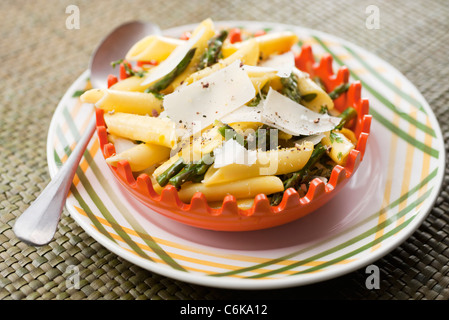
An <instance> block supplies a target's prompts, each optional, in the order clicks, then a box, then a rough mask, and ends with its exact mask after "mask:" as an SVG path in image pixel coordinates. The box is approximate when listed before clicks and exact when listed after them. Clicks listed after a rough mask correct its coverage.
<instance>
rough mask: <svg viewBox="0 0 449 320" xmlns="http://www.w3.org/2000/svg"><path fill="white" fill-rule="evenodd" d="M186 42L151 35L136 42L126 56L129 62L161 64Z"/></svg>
mask: <svg viewBox="0 0 449 320" xmlns="http://www.w3.org/2000/svg"><path fill="white" fill-rule="evenodd" d="M184 42H185V40H181V39H175V38H169V37H163V36H159V35H150V36H147V37H145V38H143V39H142V40H140V41H138V42H136V43H135V44H134V45H133V46H132V47H131V49H129V51H128V53H127V54H126V56H125V59H126V60H127V61H151V60H155V61H157V62H161V61H163V60H165V59H167V57H168V56H169V55H170V53H172V51H173V50H175V48H177V47H178V46H179V45H181V44H183V43H184Z"/></svg>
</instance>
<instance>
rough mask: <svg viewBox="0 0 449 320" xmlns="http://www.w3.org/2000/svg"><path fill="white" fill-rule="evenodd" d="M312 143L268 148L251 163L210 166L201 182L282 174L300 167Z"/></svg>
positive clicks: (307, 156) (215, 182)
mask: <svg viewBox="0 0 449 320" xmlns="http://www.w3.org/2000/svg"><path fill="white" fill-rule="evenodd" d="M313 148H314V147H313V143H311V142H309V141H307V142H305V143H304V144H303V145H301V146H298V147H293V148H285V149H278V150H270V151H266V152H258V153H257V161H256V163H254V164H252V165H246V164H239V163H233V164H229V165H227V166H224V167H221V168H214V167H211V168H210V169H209V170H208V171H207V172H206V174H205V176H204V180H203V183H204V184H205V185H214V184H220V183H224V182H230V181H237V180H240V179H246V178H250V177H256V176H262V175H282V174H287V173H291V172H295V171H298V170H300V169H302V168H303V167H304V166H305V164H306V163H307V161H308V160H309V158H310V156H311V155H312V152H313Z"/></svg>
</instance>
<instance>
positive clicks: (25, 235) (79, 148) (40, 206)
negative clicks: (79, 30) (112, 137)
mask: <svg viewBox="0 0 449 320" xmlns="http://www.w3.org/2000/svg"><path fill="white" fill-rule="evenodd" d="M95 124H96V123H95V117H94V118H92V120H91V121H90V123H89V126H88V128H87V130H86V131H85V132H84V134H83V136H82V137H81V139H80V140H79V142H78V144H77V145H76V147H75V149H74V150H73V152H72V153H71V154H70V156H69V158H68V159H67V161H66V162H65V163H64V165H63V166H62V168H61V169H60V170H59V171H58V173H57V174H56V175H55V176H54V178H53V179H52V180H51V181H50V183H49V184H48V185H47V187H46V188H45V189H44V190H43V191H42V193H41V194H40V195H39V197H38V198H37V199H36V200H35V201H34V202H33V203H32V204H31V206H30V207H28V209H27V210H26V211H24V212H23V213H22V215H20V217H19V218H17V220H16V222H15V224H14V233H15V234H16V236H17V238H19V239H20V240H22V241H23V242H25V243H27V244H29V245H33V246H42V245H45V244H47V243H48V242H50V241H51V240H52V238H53V236H54V234H55V232H56V228H57V226H58V223H59V219H60V217H61V213H62V210H63V208H64V205H65V202H66V199H67V194H68V192H69V190H70V186H71V185H72V182H73V178H74V176H75V173H76V170H77V169H78V165H79V162H80V160H81V158H82V156H83V154H84V151H85V150H86V148H87V145H88V144H89V141H90V139H91V138H92V136H93V134H94V132H95V128H96V125H95Z"/></svg>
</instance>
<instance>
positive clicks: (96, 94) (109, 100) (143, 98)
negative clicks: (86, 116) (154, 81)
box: [81, 89, 162, 115]
mask: <svg viewBox="0 0 449 320" xmlns="http://www.w3.org/2000/svg"><path fill="white" fill-rule="evenodd" d="M81 101H83V102H90V103H94V104H95V106H96V107H97V108H100V109H103V110H104V111H116V112H123V113H135V114H140V115H146V114H147V115H152V114H153V113H154V112H157V113H158V114H159V113H160V112H161V111H162V100H161V99H158V98H156V96H155V95H153V94H151V93H143V92H131V91H118V90H110V89H91V90H89V91H87V92H85V93H84V94H83V95H82V96H81Z"/></svg>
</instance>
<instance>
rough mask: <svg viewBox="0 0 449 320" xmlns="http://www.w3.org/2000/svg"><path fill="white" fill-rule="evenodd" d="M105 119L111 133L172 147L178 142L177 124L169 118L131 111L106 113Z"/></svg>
mask: <svg viewBox="0 0 449 320" xmlns="http://www.w3.org/2000/svg"><path fill="white" fill-rule="evenodd" d="M104 120H105V122H106V126H107V130H108V132H109V133H111V134H115V135H117V136H119V137H124V138H128V139H131V140H136V141H143V142H147V143H154V144H157V145H161V146H165V147H168V148H172V147H173V146H174V145H175V144H176V134H175V126H174V123H173V122H172V121H170V120H169V119H165V118H164V119H161V118H154V117H150V116H142V115H137V114H131V113H120V112H115V113H113V114H110V113H105V114H104Z"/></svg>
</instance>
